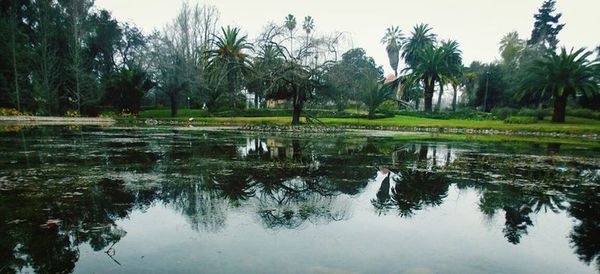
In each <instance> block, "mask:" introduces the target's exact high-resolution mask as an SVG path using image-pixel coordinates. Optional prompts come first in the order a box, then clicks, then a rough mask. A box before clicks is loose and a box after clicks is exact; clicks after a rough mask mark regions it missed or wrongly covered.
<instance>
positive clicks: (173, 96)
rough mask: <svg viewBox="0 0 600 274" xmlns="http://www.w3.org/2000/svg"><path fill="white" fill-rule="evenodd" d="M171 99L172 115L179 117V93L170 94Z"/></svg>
mask: <svg viewBox="0 0 600 274" xmlns="http://www.w3.org/2000/svg"><path fill="white" fill-rule="evenodd" d="M169 100H170V101H171V117H177V94H169Z"/></svg>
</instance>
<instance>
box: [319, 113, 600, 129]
mask: <svg viewBox="0 0 600 274" xmlns="http://www.w3.org/2000/svg"><path fill="white" fill-rule="evenodd" d="M321 120H322V121H323V122H325V123H327V124H331V125H358V126H372V127H378V126H383V127H427V128H473V129H497V130H510V131H528V132H560V133H575V134H585V133H600V121H597V120H592V119H586V118H577V117H570V116H569V117H567V119H566V122H565V123H552V122H550V121H539V122H538V123H535V124H507V123H504V121H500V120H483V121H477V120H464V119H432V118H422V117H413V116H403V115H397V116H395V117H393V118H384V119H377V120H367V119H353V118H323V119H321Z"/></svg>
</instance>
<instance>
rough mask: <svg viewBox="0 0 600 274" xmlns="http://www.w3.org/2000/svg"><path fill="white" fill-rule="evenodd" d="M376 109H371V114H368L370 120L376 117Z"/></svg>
mask: <svg viewBox="0 0 600 274" xmlns="http://www.w3.org/2000/svg"><path fill="white" fill-rule="evenodd" d="M374 112H375V111H373V110H369V114H367V119H369V120H373V118H375V113H374Z"/></svg>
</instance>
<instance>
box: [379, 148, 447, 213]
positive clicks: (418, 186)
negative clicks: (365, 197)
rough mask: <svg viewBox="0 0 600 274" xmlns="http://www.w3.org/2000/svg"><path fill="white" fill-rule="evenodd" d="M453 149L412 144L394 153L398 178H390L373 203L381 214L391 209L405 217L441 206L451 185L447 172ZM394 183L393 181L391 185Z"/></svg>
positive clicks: (384, 183) (392, 176)
mask: <svg viewBox="0 0 600 274" xmlns="http://www.w3.org/2000/svg"><path fill="white" fill-rule="evenodd" d="M451 154H452V147H451V146H448V145H443V146H442V147H439V146H437V145H431V146H430V145H429V144H413V145H411V146H407V147H403V148H401V149H397V150H396V151H394V152H393V158H394V163H395V166H397V167H398V169H399V170H398V172H397V174H393V175H392V174H391V173H390V174H387V176H385V177H384V179H383V180H382V181H381V185H380V188H379V191H378V192H377V194H376V198H375V199H373V200H371V203H372V204H373V206H374V207H375V208H376V210H377V211H378V212H379V213H380V214H381V213H385V212H387V210H389V209H391V208H395V209H397V210H398V214H399V215H400V216H403V217H410V216H413V215H414V214H415V212H416V211H418V210H422V209H423V208H426V207H435V206H439V205H441V204H442V201H443V199H444V198H445V197H446V196H447V195H448V187H449V186H450V181H449V180H448V179H447V175H446V172H445V169H446V168H447V167H448V165H449V164H450V161H451ZM390 179H391V181H390Z"/></svg>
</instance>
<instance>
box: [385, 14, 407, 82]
mask: <svg viewBox="0 0 600 274" xmlns="http://www.w3.org/2000/svg"><path fill="white" fill-rule="evenodd" d="M402 40H404V35H402V31H401V30H400V28H399V27H398V26H391V27H389V28H387V29H386V30H385V35H384V36H383V38H381V43H382V44H384V45H386V46H385V50H386V51H387V55H388V59H389V60H390V66H391V67H392V69H393V70H394V75H395V76H396V77H397V76H398V63H399V62H400V57H399V56H400V49H401V48H402Z"/></svg>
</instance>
